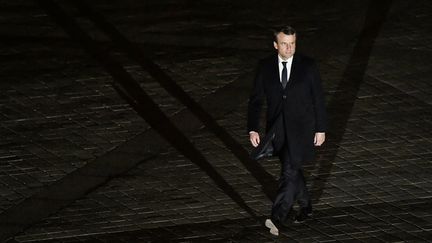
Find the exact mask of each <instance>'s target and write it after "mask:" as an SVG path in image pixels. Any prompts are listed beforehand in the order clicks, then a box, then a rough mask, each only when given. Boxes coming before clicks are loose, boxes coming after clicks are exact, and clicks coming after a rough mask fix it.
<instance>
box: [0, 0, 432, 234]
mask: <svg viewBox="0 0 432 243" xmlns="http://www.w3.org/2000/svg"><path fill="white" fill-rule="evenodd" d="M0 4H1V5H2V7H0V12H1V14H0V16H1V17H0V24H1V28H2V29H4V30H6V31H5V32H3V33H2V34H1V35H2V38H0V39H3V40H0V41H2V42H4V43H6V45H2V46H0V56H1V57H2V58H1V59H0V60H1V62H2V64H3V65H1V66H2V67H1V68H0V70H1V72H0V75H1V78H2V82H1V84H0V87H1V96H0V136H1V138H2V139H1V145H2V146H1V147H0V214H1V213H5V212H7V211H8V209H10V208H12V207H13V206H15V205H19V204H20V203H22V201H23V200H24V199H26V198H32V196H34V195H37V193H38V191H39V190H40V189H43V188H45V187H48V186H50V185H51V184H53V183H54V182H58V181H61V180H62V179H64V178H65V177H66V176H67V175H69V174H70V173H71V172H73V171H76V170H79V169H80V168H83V167H84V166H86V165H87V164H89V163H92V162H93V161H94V160H95V159H97V158H100V157H101V156H102V155H104V154H106V153H107V152H108V151H112V150H115V149H116V148H117V149H118V148H119V147H120V146H121V145H122V144H124V143H126V142H127V141H131V140H133V139H134V138H137V137H139V136H141V135H143V134H145V133H146V132H148V131H149V130H151V128H149V126H148V125H147V123H146V122H145V121H144V119H142V118H141V117H140V116H139V115H138V114H137V113H136V112H135V111H134V110H133V109H132V108H131V107H130V106H129V104H128V103H127V102H126V101H125V100H123V99H122V98H121V97H120V96H119V95H118V93H117V92H116V90H115V89H114V88H113V86H112V83H113V82H114V81H113V79H112V77H111V76H109V75H108V73H107V70H104V69H103V68H102V67H101V66H100V65H99V64H98V63H97V62H96V61H95V60H93V59H91V57H90V56H88V55H87V53H85V52H84V51H83V50H82V49H81V48H80V46H79V45H78V44H77V43H75V42H74V41H73V40H72V39H70V38H69V37H68V36H67V35H66V34H65V32H64V31H63V30H62V29H61V28H60V27H59V25H57V24H56V22H55V21H54V20H53V19H52V18H50V17H49V16H47V15H46V13H45V12H44V10H43V9H42V8H41V7H40V6H39V5H38V4H36V3H35V2H32V1H13V2H4V1H3V2H1V3H0ZM57 4H59V5H60V6H62V7H63V8H64V9H66V11H67V12H68V13H69V14H70V15H71V16H73V17H74V18H75V19H77V21H78V23H79V24H80V26H81V28H83V29H84V30H85V31H86V32H87V33H89V34H90V35H91V36H92V37H93V38H94V40H95V41H96V42H97V43H98V44H99V45H100V47H101V48H102V49H103V50H105V51H106V52H110V53H111V54H113V56H114V57H115V58H116V60H118V61H119V63H121V64H122V66H123V67H124V68H125V69H126V70H127V71H128V72H129V73H130V74H131V75H132V77H133V78H134V79H135V80H136V81H137V82H139V84H140V86H141V88H142V89H143V90H145V92H147V93H148V94H149V95H150V96H151V98H152V99H153V100H154V101H155V102H156V103H157V104H158V105H159V107H160V108H161V109H162V110H163V111H164V112H165V113H166V114H167V115H168V116H170V117H173V116H174V115H175V114H178V113H181V112H185V111H187V109H186V108H185V106H184V104H182V103H180V102H179V101H178V100H177V99H175V98H173V96H172V95H171V94H169V92H167V91H165V90H164V88H162V86H161V85H160V84H159V83H158V81H157V79H156V78H154V77H152V76H151V75H150V74H149V73H148V70H144V69H143V68H141V66H140V65H139V64H137V63H136V62H135V61H133V60H132V59H131V58H130V57H129V56H128V55H127V54H125V53H124V52H123V51H122V50H121V48H119V47H118V46H116V45H115V43H113V42H112V41H111V40H110V38H109V36H107V35H106V34H104V33H103V32H102V31H101V30H100V29H99V28H98V27H97V26H96V25H94V24H93V23H92V22H91V21H90V20H89V19H87V18H86V17H85V15H83V14H82V13H80V12H79V11H77V10H76V8H75V7H74V6H75V5H74V3H73V1H70V2H69V1H57ZM86 4H88V5H90V6H92V8H94V9H96V10H97V11H98V12H100V13H101V14H102V15H103V16H104V17H105V18H106V19H107V20H108V21H109V22H110V23H112V24H113V26H115V27H116V28H117V29H118V30H119V31H120V32H121V33H122V34H123V35H124V36H125V37H126V38H127V39H129V40H130V41H133V42H135V43H137V44H138V45H139V46H140V47H141V48H142V49H143V50H144V52H145V53H146V55H147V56H146V57H147V58H150V59H151V60H153V61H154V62H155V63H156V64H157V65H159V66H160V67H161V68H162V70H163V71H164V72H165V73H167V74H168V75H169V76H170V77H171V78H172V79H173V80H174V81H176V83H177V84H179V85H180V86H181V87H182V88H183V89H184V90H185V91H186V92H187V93H188V95H190V97H192V98H193V99H194V100H196V101H199V103H200V104H203V105H204V104H205V102H204V101H205V100H206V99H207V98H209V97H211V96H212V95H215V91H217V90H221V89H223V88H224V87H226V86H227V85H230V84H233V83H236V82H250V81H251V80H250V79H245V76H244V75H245V74H250V73H252V72H253V69H254V67H255V63H256V62H257V60H258V59H259V58H260V57H263V56H264V55H267V54H268V53H269V52H271V42H270V39H269V38H268V35H269V32H268V29H269V28H270V27H273V26H274V25H278V24H283V23H287V22H288V23H292V24H293V25H294V26H296V28H297V29H298V30H299V31H300V34H299V42H298V45H299V46H298V48H299V50H301V51H303V52H305V53H308V54H310V55H313V56H314V57H315V58H316V59H317V60H318V61H319V67H320V70H321V75H322V76H323V80H325V82H324V86H325V90H326V94H327V97H326V98H327V102H328V104H330V105H331V104H333V105H334V101H335V100H336V99H337V98H336V97H338V96H337V95H338V94H339V93H340V92H347V93H348V92H349V91H347V90H340V89H341V87H342V86H341V84H343V82H344V79H346V78H347V77H348V78H349V77H350V76H349V74H348V75H347V74H346V70H350V67H352V66H353V65H354V66H355V65H356V63H352V62H351V60H352V55H354V54H353V50H355V48H356V43H357V42H358V41H359V39H361V35H360V31H361V30H362V28H363V23H364V21H365V14H366V13H367V12H368V6H369V5H370V6H373V5H372V3H368V2H365V1H351V2H349V3H347V2H344V1H319V2H318V1H306V2H304V3H297V2H287V3H284V5H280V4H281V2H280V1H273V2H271V3H261V2H258V1H252V2H247V5H246V1H237V2H234V3H233V2H231V1H218V2H217V1H201V2H199V3H198V2H193V1H186V0H182V1H142V2H141V1H133V0H128V1H121V2H120V1H113V2H109V3H108V2H104V1H94V2H92V3H86ZM281 6H283V7H281ZM431 10H432V4H431V3H430V2H428V1H416V2H415V3H411V2H405V1H396V0H395V1H392V2H391V4H390V9H389V11H388V13H387V18H386V19H385V21H384V23H383V25H382V27H381V28H380V31H379V34H378V36H377V37H376V38H375V39H374V42H373V45H372V46H371V54H370V56H369V57H368V59H367V60H366V64H367V66H366V69H365V72H364V73H357V74H358V75H361V76H362V77H354V78H356V79H359V80H361V86H360V88H359V90H358V92H357V93H354V96H353V98H354V99H355V102H354V103H353V106H352V108H351V109H350V110H349V114H345V115H347V117H346V119H345V120H344V117H343V115H344V111H345V108H346V107H348V106H349V101H347V102H341V103H340V104H337V106H332V109H331V110H329V113H330V117H331V120H332V121H335V122H337V124H336V125H334V127H335V128H337V125H341V126H343V125H344V124H345V123H346V127H345V129H344V130H343V136H342V134H340V137H341V139H340V141H338V140H336V139H335V137H338V136H337V134H332V131H330V132H329V134H330V137H329V141H328V142H327V144H326V145H325V146H324V147H323V148H320V149H319V153H318V157H317V160H316V161H315V162H314V163H311V164H308V165H307V166H305V169H306V173H307V179H308V182H309V184H308V186H309V188H310V190H311V194H312V196H313V201H314V210H315V211H314V219H313V220H311V221H308V222H307V223H306V224H302V225H292V226H290V227H288V228H287V229H285V230H284V231H283V232H282V235H281V236H280V237H279V238H273V237H271V235H270V234H269V233H268V232H267V230H266V228H265V227H264V226H263V225H262V223H263V220H264V219H265V218H266V217H267V216H268V215H269V210H270V207H271V200H270V199H269V198H268V197H267V196H266V194H265V193H264V192H263V185H262V184H260V182H259V181H258V180H257V178H255V177H254V176H253V172H251V171H248V170H247V169H246V168H245V166H244V165H243V164H242V161H240V160H239V158H238V157H236V156H235V155H234V154H233V153H232V152H231V151H230V149H229V147H227V145H226V144H224V143H223V142H222V141H221V140H220V139H219V138H218V137H217V136H216V135H215V134H214V133H213V131H212V130H211V129H209V128H206V127H205V126H204V125H200V126H198V127H196V128H191V129H190V130H189V131H188V132H185V133H186V135H187V136H188V138H189V139H190V140H191V141H192V143H193V144H194V146H195V147H196V148H197V149H198V150H199V151H201V152H202V153H203V155H204V156H205V159H206V160H207V161H208V162H209V163H210V164H211V165H212V166H214V168H215V169H216V171H217V172H218V173H219V174H220V175H221V176H222V177H223V178H224V179H225V180H226V181H227V182H228V183H229V184H230V185H231V186H232V187H233V188H234V189H235V191H236V192H237V193H239V195H240V196H241V198H242V199H243V200H244V201H245V202H246V204H247V205H248V206H249V207H250V208H252V210H253V211H254V212H255V214H256V215H257V216H258V219H256V218H253V217H252V216H251V215H250V214H249V213H248V212H246V211H245V210H244V208H242V207H240V206H239V205H238V204H237V203H236V202H234V201H233V200H232V199H231V198H230V197H229V196H228V195H227V194H226V192H225V191H224V190H223V188H220V187H218V186H217V185H216V184H215V182H214V181H213V180H212V179H210V177H209V176H208V174H207V173H208V172H207V171H204V170H201V169H200V168H199V167H198V166H197V165H196V164H194V163H193V162H191V161H190V160H189V159H187V158H186V157H185V156H184V155H182V154H181V153H179V152H178V151H176V150H175V149H174V148H173V147H171V146H166V147H165V148H164V149H163V150H161V151H162V152H160V153H159V152H158V154H156V156H155V157H154V158H153V159H150V160H146V161H143V162H142V163H140V164H139V165H138V166H136V167H135V168H133V169H131V170H129V171H128V172H127V173H124V174H119V175H115V176H114V177H112V178H109V180H108V181H107V182H106V183H105V184H103V185H99V186H98V187H97V188H95V189H94V190H92V191H91V192H88V193H87V194H86V196H85V197H83V198H76V200H74V202H73V203H71V204H70V205H69V206H67V207H65V208H63V209H61V210H59V211H57V212H55V213H53V214H52V215H51V216H49V217H47V218H41V219H40V221H39V223H36V224H34V225H32V226H31V227H29V228H25V229H24V227H23V229H22V232H21V233H19V234H16V235H15V236H14V237H13V238H12V239H11V240H10V241H9V242H336V241H337V242H427V241H430V239H431V238H432V233H431V232H432V227H431V226H432V209H431V206H430V205H431V192H432V186H431V182H432V179H431V177H430V173H431V169H432V168H431V158H432V146H431V144H432V141H431V137H432V136H431V130H432V123H431V121H432V112H431V111H432V109H431V105H432V104H431V100H430V97H431V93H432V85H431V84H430V82H429V81H430V77H431V69H430V65H429V64H430V63H431V61H432V60H431V55H430V51H431V46H430V43H431V29H432V28H431V24H430V23H432V21H431V14H430V12H431ZM376 24H379V23H376ZM366 51H367V50H365V52H366ZM345 81H346V80H345ZM349 81H350V80H348V83H349ZM248 85H249V84H243V87H247V86H248ZM238 95H239V96H240V97H232V98H230V97H226V96H223V95H221V96H217V97H224V99H228V100H230V99H233V100H234V99H236V100H241V102H237V103H234V102H233V103H231V105H229V106H224V107H222V108H221V110H223V112H218V113H217V114H220V115H221V116H214V119H216V120H217V122H218V124H219V125H220V126H222V127H223V128H224V129H226V130H227V131H228V133H229V134H230V135H231V136H232V137H233V138H235V139H236V141H237V142H238V143H239V144H241V145H243V147H244V148H246V149H248V150H249V149H250V145H249V144H248V141H247V140H248V139H247V136H246V135H245V121H246V117H245V115H246V114H245V111H246V106H247V98H248V97H247V95H245V93H244V92H240V91H239V92H238ZM219 102H222V101H219ZM216 103H217V102H216ZM206 105H207V106H209V104H206ZM204 108H206V107H204ZM209 112H210V114H212V110H210V111H209ZM215 113H216V112H215ZM172 119H174V118H172ZM192 123H193V124H199V123H195V122H192V121H191V124H192ZM178 126H179V127H186V126H185V125H184V124H181V125H178ZM191 126H192V125H191ZM194 126H195V125H194ZM331 135H333V138H332V137H331ZM161 146H165V145H161ZM145 149H146V145H145V144H143V150H145ZM260 163H261V165H262V166H263V167H264V168H265V170H266V172H268V173H269V174H271V175H272V176H273V177H274V178H275V179H277V177H278V174H279V165H278V161H277V160H275V159H268V160H263V161H260ZM119 166H121V165H119ZM101 170H103V168H101ZM73 186H74V185H70V187H73ZM65 190H66V191H67V190H68V188H65ZM1 231H2V230H1V228H0V233H2V232H1Z"/></svg>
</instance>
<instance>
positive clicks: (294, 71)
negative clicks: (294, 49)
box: [285, 54, 299, 89]
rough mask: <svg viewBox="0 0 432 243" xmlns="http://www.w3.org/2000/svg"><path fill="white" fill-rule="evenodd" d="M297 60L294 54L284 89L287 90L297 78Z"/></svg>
mask: <svg viewBox="0 0 432 243" xmlns="http://www.w3.org/2000/svg"><path fill="white" fill-rule="evenodd" d="M298 59H299V57H298V56H297V55H296V54H294V56H293V61H292V64H291V71H290V77H289V80H288V84H287V86H286V87H285V89H289V88H290V87H291V86H292V85H293V83H295V82H296V80H297V79H296V76H297V73H298V71H299V66H298V65H299V60H298Z"/></svg>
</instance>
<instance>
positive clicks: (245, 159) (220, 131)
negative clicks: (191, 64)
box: [70, 0, 277, 199]
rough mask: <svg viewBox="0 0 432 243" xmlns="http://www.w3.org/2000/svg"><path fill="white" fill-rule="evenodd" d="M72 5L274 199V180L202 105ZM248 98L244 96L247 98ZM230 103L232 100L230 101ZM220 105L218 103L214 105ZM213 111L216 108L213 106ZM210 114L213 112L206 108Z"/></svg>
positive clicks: (94, 16)
mask: <svg viewBox="0 0 432 243" xmlns="http://www.w3.org/2000/svg"><path fill="white" fill-rule="evenodd" d="M70 3H72V4H74V5H75V6H76V7H77V8H78V9H79V10H80V11H81V12H82V13H83V14H84V15H85V16H86V17H87V18H89V19H90V20H92V21H93V22H94V23H95V24H96V25H97V26H98V27H99V28H100V29H101V30H103V31H104V32H105V33H106V34H107V35H108V36H109V37H110V38H111V39H112V40H113V41H114V43H115V44H116V45H117V46H118V47H120V48H121V49H123V50H124V51H125V52H126V53H127V55H128V56H129V57H131V58H132V59H134V60H135V61H137V62H138V63H139V65H140V66H141V67H142V68H143V69H144V70H146V71H147V72H149V74H150V75H152V76H153V77H154V78H155V80H156V81H158V82H159V83H160V85H161V86H162V87H163V88H165V89H166V90H167V91H168V92H169V93H170V94H171V95H172V96H173V97H175V98H177V99H178V100H179V101H180V102H182V103H183V104H184V105H185V106H186V107H187V108H188V109H189V110H190V111H191V112H192V113H193V114H194V115H196V116H197V117H198V119H199V120H200V121H201V122H202V123H203V124H204V125H205V126H206V127H207V128H208V129H209V130H210V131H212V132H213V133H214V134H215V135H216V136H217V137H218V138H219V139H220V140H221V141H222V142H223V143H224V144H225V146H226V147H227V148H228V149H229V150H230V151H231V152H232V153H233V154H234V155H235V156H236V157H237V158H238V159H239V160H240V162H241V163H242V164H243V166H244V167H245V168H246V169H247V170H248V171H249V172H250V173H251V175H252V176H253V177H254V178H255V179H256V180H257V181H258V182H259V183H260V184H261V185H262V187H263V191H264V193H265V194H266V195H267V197H268V198H270V199H273V197H274V195H275V188H276V185H277V182H276V180H275V179H274V177H273V176H272V175H271V174H269V173H268V172H267V171H266V170H265V169H264V168H263V167H262V166H261V164H259V163H258V162H257V161H255V160H252V159H251V158H250V157H249V153H248V151H247V150H246V149H245V148H244V147H243V146H242V145H241V144H240V143H239V142H237V141H236V140H235V139H234V138H233V137H232V136H231V135H230V134H229V133H228V132H227V131H226V130H225V129H224V128H223V127H222V126H220V125H219V124H218V123H217V122H216V120H215V119H214V117H213V116H212V115H210V113H209V112H207V111H206V110H205V109H204V108H203V106H202V105H200V104H198V103H197V102H196V101H195V100H194V99H192V98H191V97H190V96H189V95H188V94H187V93H186V92H185V91H184V90H183V89H182V88H181V87H180V86H179V85H178V84H177V83H176V82H175V81H174V80H173V79H172V78H171V77H170V76H168V75H167V74H166V73H165V72H164V71H163V70H162V69H161V68H160V67H159V66H158V65H157V64H155V63H154V62H152V61H151V60H149V59H147V58H146V55H145V53H144V52H143V51H142V50H141V48H139V47H138V46H137V45H136V44H135V43H132V42H131V41H129V40H128V39H126V37H124V36H123V35H122V34H121V33H120V32H119V31H118V30H117V29H116V28H115V27H114V26H113V25H112V24H110V23H108V22H107V21H106V20H105V18H104V17H103V16H102V15H101V14H99V13H97V12H96V11H94V10H93V9H91V8H90V7H89V6H88V5H87V4H86V3H85V2H84V1H81V0H77V1H75V0H73V1H70ZM246 97H247V96H246ZM231 103H232V101H231ZM215 104H217V105H219V103H215ZM212 108H215V105H214V106H213V107H212ZM207 110H211V111H213V109H208V107H207Z"/></svg>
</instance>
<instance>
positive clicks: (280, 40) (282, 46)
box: [273, 32, 296, 59]
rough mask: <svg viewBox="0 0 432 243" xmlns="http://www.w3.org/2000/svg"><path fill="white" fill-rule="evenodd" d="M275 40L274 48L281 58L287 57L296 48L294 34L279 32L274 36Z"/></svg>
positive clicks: (292, 53)
mask: <svg viewBox="0 0 432 243" xmlns="http://www.w3.org/2000/svg"><path fill="white" fill-rule="evenodd" d="M276 38H277V42H273V46H274V48H275V49H276V50H277V52H278V54H279V56H281V57H282V58H283V59H288V58H290V57H292V56H293V55H294V52H295V48H296V36H295V34H294V35H286V34H284V33H282V32H281V33H279V34H277V36H276Z"/></svg>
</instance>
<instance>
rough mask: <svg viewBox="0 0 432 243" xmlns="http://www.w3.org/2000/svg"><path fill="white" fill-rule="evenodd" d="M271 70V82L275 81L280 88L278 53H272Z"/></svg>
mask: <svg viewBox="0 0 432 243" xmlns="http://www.w3.org/2000/svg"><path fill="white" fill-rule="evenodd" d="M272 67H273V70H272V71H271V73H272V75H273V78H272V80H273V82H277V84H278V85H279V87H280V88H281V89H282V83H281V81H280V75H279V60H278V55H277V54H276V55H274V58H273V65H272Z"/></svg>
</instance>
